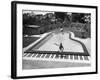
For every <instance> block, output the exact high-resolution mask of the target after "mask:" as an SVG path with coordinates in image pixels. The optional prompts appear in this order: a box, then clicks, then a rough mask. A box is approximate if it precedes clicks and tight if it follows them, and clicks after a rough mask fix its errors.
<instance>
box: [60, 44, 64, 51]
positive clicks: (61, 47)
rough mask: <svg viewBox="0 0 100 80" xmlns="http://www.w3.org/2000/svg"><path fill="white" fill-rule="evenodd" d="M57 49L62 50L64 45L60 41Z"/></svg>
mask: <svg viewBox="0 0 100 80" xmlns="http://www.w3.org/2000/svg"><path fill="white" fill-rule="evenodd" d="M59 49H60V52H63V50H64V47H63V45H62V43H60V45H59Z"/></svg>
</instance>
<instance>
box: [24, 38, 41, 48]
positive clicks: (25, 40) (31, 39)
mask: <svg viewBox="0 0 100 80" xmlns="http://www.w3.org/2000/svg"><path fill="white" fill-rule="evenodd" d="M37 39H39V37H23V48H24V47H27V46H28V45H30V44H31V43H33V42H34V41H36V40H37Z"/></svg>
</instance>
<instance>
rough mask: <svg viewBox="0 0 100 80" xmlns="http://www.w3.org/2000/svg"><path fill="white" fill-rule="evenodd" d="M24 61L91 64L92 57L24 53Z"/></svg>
mask: <svg viewBox="0 0 100 80" xmlns="http://www.w3.org/2000/svg"><path fill="white" fill-rule="evenodd" d="M23 59H25V60H47V61H73V62H82V63H90V56H80V55H63V54H40V53H24V55H23Z"/></svg>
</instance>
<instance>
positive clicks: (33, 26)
mask: <svg viewBox="0 0 100 80" xmlns="http://www.w3.org/2000/svg"><path fill="white" fill-rule="evenodd" d="M27 27H32V28H39V27H40V26H37V25H27Z"/></svg>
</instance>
